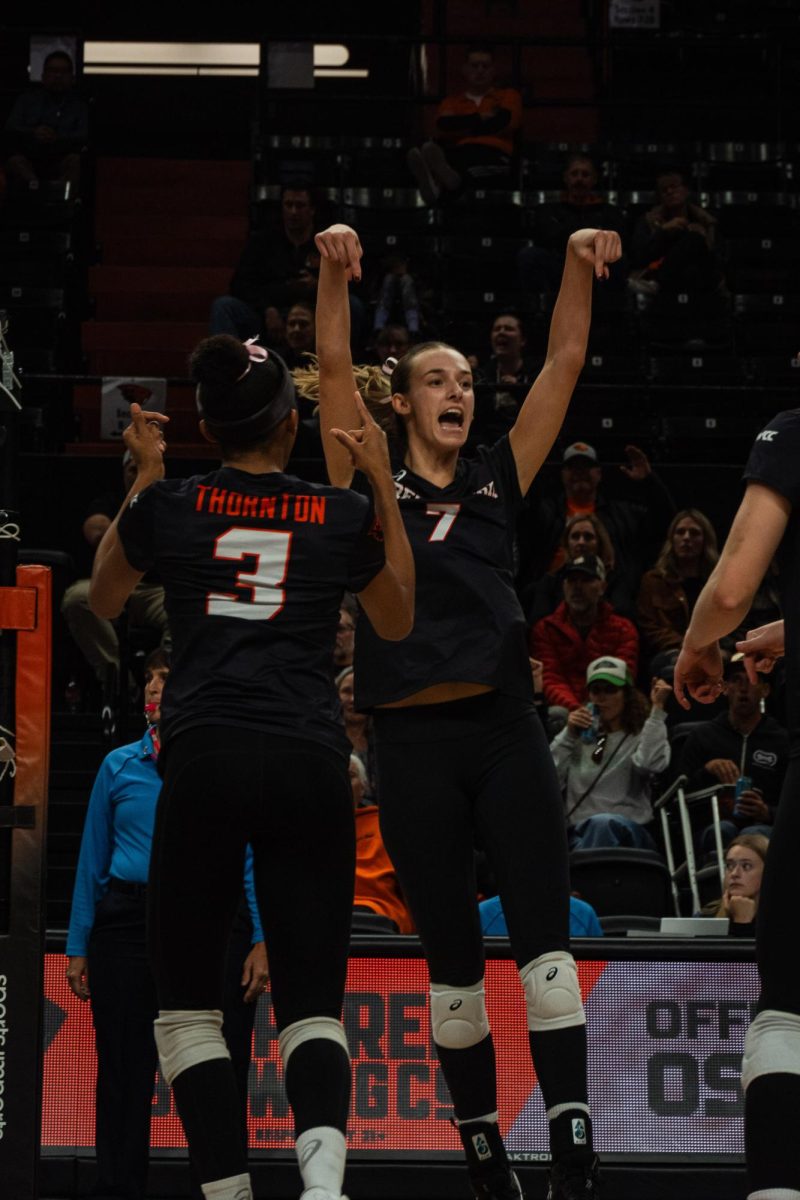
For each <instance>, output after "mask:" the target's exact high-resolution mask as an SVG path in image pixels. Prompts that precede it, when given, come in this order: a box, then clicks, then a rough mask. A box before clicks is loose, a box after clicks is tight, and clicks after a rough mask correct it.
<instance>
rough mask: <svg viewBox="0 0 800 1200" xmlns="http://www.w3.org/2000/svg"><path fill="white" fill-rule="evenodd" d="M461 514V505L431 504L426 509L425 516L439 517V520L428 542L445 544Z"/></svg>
mask: <svg viewBox="0 0 800 1200" xmlns="http://www.w3.org/2000/svg"><path fill="white" fill-rule="evenodd" d="M460 512H461V505H460V504H429V505H428V506H427V508H426V509H425V516H426V517H438V518H439V520H438V521H437V522H436V524H435V525H434V527H433V530H432V532H431V536H430V537H429V538H428V541H429V542H443V541H444V539H445V538H446V537H447V535H448V533H449V532H450V530H451V529H452V528H453V523H454V521H455V519H456V517H457V516H458V514H459V513H460Z"/></svg>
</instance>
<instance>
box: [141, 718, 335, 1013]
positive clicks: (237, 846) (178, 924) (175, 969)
mask: <svg viewBox="0 0 800 1200" xmlns="http://www.w3.org/2000/svg"><path fill="white" fill-rule="evenodd" d="M163 765H164V786H163V788H162V790H161V796H160V799H159V802H158V811H157V815H156V827H155V837H154V842H153V853H152V857H151V862H150V881H149V887H148V922H149V928H148V942H149V952H150V959H151V962H152V965H153V971H154V974H155V977H156V983H157V986H158V998H159V1007H160V1008H161V1009H166V1010H175V1009H218V1008H222V1000H223V979H224V962H225V950H226V946H227V944H228V936H229V932H230V928H231V924H232V922H233V918H234V914H235V912H236V907H237V903H238V899H239V895H240V892H241V886H242V874H243V870H244V850H245V845H246V843H247V842H248V841H249V842H250V844H251V845H252V847H253V858H254V870H255V883H256V895H257V898H258V907H259V912H260V914H261V922H262V926H263V929H264V938H265V941H266V944H267V952H268V954H269V965H270V977H271V988H272V1004H273V1008H274V1010H275V1021H276V1024H277V1026H278V1029H284V1028H285V1027H286V1026H287V1025H291V1024H293V1023H294V1022H295V1021H300V1020H304V1019H305V1018H307V1017H314V1016H327V1017H333V1018H334V1019H336V1020H339V1019H340V1017H341V1008H342V997H343V993H344V983H345V975H346V971H347V951H348V945H349V938H350V920H351V910H352V904H353V879H354V871H355V836H354V818H353V800H352V793H351V790H350V781H349V778H348V772H347V764H346V761H345V759H344V758H343V757H342V756H340V755H338V754H336V753H335V752H334V751H333V750H329V749H328V748H327V747H325V746H321V745H319V744H318V743H315V742H309V741H304V740H301V739H299V738H292V737H281V736H279V735H277V734H266V733H258V732H255V731H252V730H246V729H238V728H232V727H226V726H203V727H201V728H196V729H189V730H187V731H185V732H184V733H181V734H179V735H178V736H177V737H176V738H175V740H174V741H173V742H171V743H170V744H169V745H168V746H167V748H166V750H165V751H164V754H163Z"/></svg>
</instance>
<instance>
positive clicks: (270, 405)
mask: <svg viewBox="0 0 800 1200" xmlns="http://www.w3.org/2000/svg"><path fill="white" fill-rule="evenodd" d="M270 361H272V362H274V363H275V364H276V366H277V367H278V368H279V370H280V372H281V376H282V379H281V384H280V387H279V388H278V390H277V392H276V393H275V395H274V396H271V397H270V399H269V400H268V401H267V402H266V404H263V403H262V404H261V405H260V407H258V408H256V409H255V410H254V411H253V412H251V413H248V414H247V416H244V417H237V418H234V419H233V420H228V419H227V418H222V417H217V416H210V415H209V414H208V413H207V412H206V410H205V408H204V405H203V394H204V392H207V391H208V388H207V385H206V386H204V385H203V384H202V383H201V384H199V385H198V387H197V393H196V401H197V411H198V412H199V413H200V416H201V417H202V418H203V420H204V421H205V423H206V425H207V426H208V431H209V433H210V434H212V435H213V436H214V437H216V438H220V439H224V437H225V436H226V435H228V436H230V435H231V434H234V435H241V434H245V435H247V434H257V435H258V436H259V437H268V436H269V434H271V433H272V432H273V430H274V429H277V427H278V426H279V425H280V423H281V421H284V420H285V419H286V417H287V416H288V415H289V413H290V412H292V410H293V409H295V408H297V398H296V395H295V387H294V380H293V379H292V376H291V374H290V372H289V369H288V367H287V366H286V363H285V362H284V361H283V359H282V358H281V357H280V355H278V354H276V353H275V352H274V351H273V350H270V351H269V357H265V358H263V359H260V358H259V359H256V358H252V357H251V359H250V362H249V363H248V365H247V370H246V371H245V372H244V374H242V375H240V376H239V378H238V379H237V380H236V382H235V383H234V384H232V386H231V387H230V389H228V390H227V394H228V395H230V394H231V393H234V394H236V395H237V396H242V395H244V396H246V395H247V393H248V392H252V393H253V399H254V400H256V402H257V401H258V399H259V395H258V394H259V393H260V392H261V391H262V390H263V387H264V380H263V377H262V375H261V374H260V373H259V372H260V368H262V367H263V366H264V364H265V363H267V362H270ZM209 398H210V397H207V399H206V403H207V402H208V399H209Z"/></svg>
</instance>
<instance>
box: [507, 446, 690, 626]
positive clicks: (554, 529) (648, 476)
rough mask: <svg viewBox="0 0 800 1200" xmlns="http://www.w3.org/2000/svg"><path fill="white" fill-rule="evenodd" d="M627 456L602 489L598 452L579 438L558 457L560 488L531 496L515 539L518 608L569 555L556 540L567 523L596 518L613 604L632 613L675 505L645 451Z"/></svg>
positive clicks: (632, 449)
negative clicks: (606, 547) (605, 543)
mask: <svg viewBox="0 0 800 1200" xmlns="http://www.w3.org/2000/svg"><path fill="white" fill-rule="evenodd" d="M625 456H626V461H625V462H624V463H623V464H621V465H620V466H619V467H618V468H617V469H616V474H617V479H618V480H619V484H620V485H621V486H617V484H616V482H613V481H612V487H611V488H607V487H606V485H605V484H604V481H603V468H602V466H601V465H600V455H599V454H598V451H597V448H596V447H595V446H592V445H590V444H589V442H585V441H583V440H577V441H574V442H571V443H570V445H568V446H567V447H566V449H565V450H564V451H563V453H562V456H561V471H560V476H561V486H560V487H558V488H553V487H552V486H550V487H545V486H541V487H540V488H538V489H537V490H534V492H533V493H532V495H531V497H530V499H529V501H528V506H527V508H526V509H525V510H524V512H523V515H522V520H521V524H520V527H519V533H518V541H519V550H520V570H519V576H518V583H517V586H518V587H519V589H520V592H521V594H522V596H523V605H525V606H526V607H527V605H526V604H525V600H526V597H528V598H530V594H531V592H532V590H533V588H534V587H535V586H536V582H537V581H538V580H539V579H540V578H541V577H542V576H543V575H544V574H545V573H546V572H548V571H550V572H555V571H557V570H558V569H559V568H560V567H561V566H562V565H563V563H564V559H565V557H566V552H565V550H564V548H563V546H562V545H561V536H562V534H563V531H564V526H565V524H566V522H567V521H568V520H569V518H570V517H571V516H574V515H575V514H578V513H581V514H584V515H585V514H587V513H594V514H596V515H597V516H598V517H599V518H600V520H601V521H602V522H603V525H604V526H605V528H606V529H607V530H608V534H609V537H610V538H611V544H612V546H613V548H614V559H615V569H614V598H615V603H616V606H617V608H618V610H619V611H620V612H623V613H625V614H626V615H628V614H630V615H632V614H633V611H634V604H635V598H636V593H637V591H638V587H639V580H640V579H641V576H642V574H643V572H644V571H645V570H646V569H647V567H649V566H650V564H651V563H652V562H653V560H654V559H655V557H656V555H657V554H658V551H659V549H660V547H661V544H662V542H663V540H664V532H665V530H666V528H667V526H668V525H669V523H670V520H671V519H672V516H673V513H674V512H675V505H674V503H673V500H672V497H671V496H670V494H669V492H668V491H667V489H666V487H665V486H664V484H663V483H662V481H661V480H660V479H659V477H658V476H657V475H656V473H655V472H654V471H653V469H652V467H651V466H650V461H649V459H648V457H647V455H646V454H645V452H644V451H643V450H641V449H640V448H639V447H638V446H626V447H625ZM620 475H624V476H625V479H620V478H619V476H620Z"/></svg>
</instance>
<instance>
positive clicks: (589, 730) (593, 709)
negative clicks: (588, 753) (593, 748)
mask: <svg viewBox="0 0 800 1200" xmlns="http://www.w3.org/2000/svg"><path fill="white" fill-rule="evenodd" d="M586 707H587V708H588V710H589V712H590V713H591V714H592V723H591V725H588V726H587V727H586V729H582V730H581V741H582V742H596V741H597V733H598V730H599V729H600V715H599V713H598V711H597V705H596V704H592V702H591V700H590V701H589V703H588V704H587V705H586Z"/></svg>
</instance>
